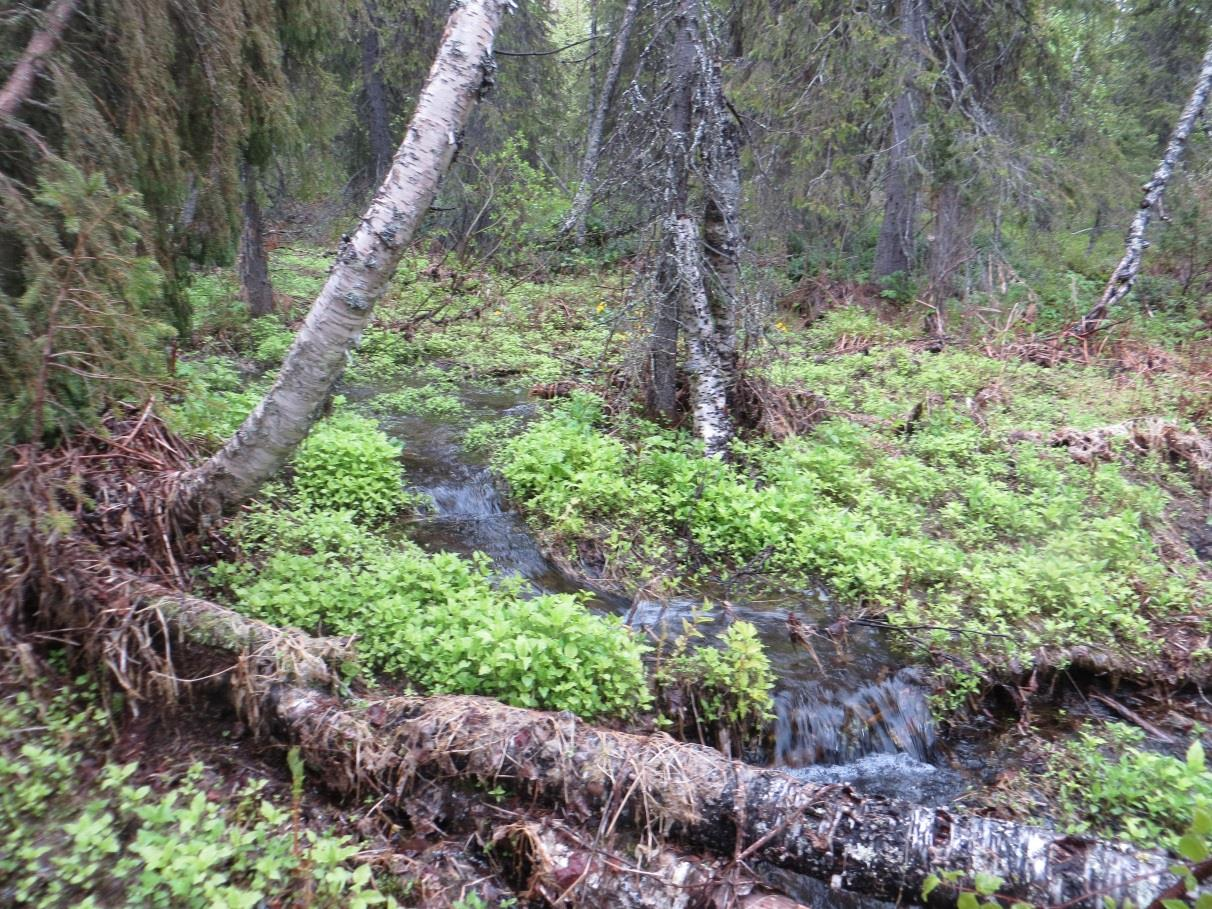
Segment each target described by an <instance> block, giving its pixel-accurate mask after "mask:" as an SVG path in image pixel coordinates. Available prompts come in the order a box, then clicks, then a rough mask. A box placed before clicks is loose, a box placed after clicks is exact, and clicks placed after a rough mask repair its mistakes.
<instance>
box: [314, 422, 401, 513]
mask: <svg viewBox="0 0 1212 909" xmlns="http://www.w3.org/2000/svg"><path fill="white" fill-rule="evenodd" d="M292 463H293V466H294V497H295V501H296V502H297V503H298V504H299V505H301V506H302V507H304V508H311V509H316V510H347V511H352V512H354V513H355V514H356V515H357V516H358V517H359V518H361V519H363V520H366V521H372V522H373V521H379V520H382V519H383V518H386V517H387V516H388V515H390V514H391V513H392V512H394V511H396V510H397V509H399V508H400V507H401V505H403V504H404V502H405V496H404V487H403V483H402V480H403V476H402V471H401V468H400V446H399V444H398V443H396V442H393V441H392V440H391V439H389V438H388V437H387V436H386V435H385V434H384V433H383V431H382V430H381V429H379V427H378V425H377V424H376V423H375V422H374V421H373V420H370V419H368V418H366V417H362V416H359V415H357V414H355V413H350V412H348V411H344V410H338V411H337V413H335V414H334V415H333V416H331V417H329V418H328V419H326V420H322V421H321V422H319V423H317V424H316V426H315V427H314V428H313V429H312V431H311V433H310V434H309V435H308V436H307V438H306V439H305V440H304V442H303V444H302V445H300V446H299V449H298V451H297V452H296V453H295V457H294V461H293V462H292Z"/></svg>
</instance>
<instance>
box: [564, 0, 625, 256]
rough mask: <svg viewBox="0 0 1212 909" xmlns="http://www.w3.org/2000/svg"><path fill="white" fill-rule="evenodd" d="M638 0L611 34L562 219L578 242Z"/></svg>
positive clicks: (589, 201)
mask: <svg viewBox="0 0 1212 909" xmlns="http://www.w3.org/2000/svg"><path fill="white" fill-rule="evenodd" d="M639 5H640V4H639V0H627V6H626V8H624V10H623V18H622V21H621V22H620V23H619V31H618V33H617V34H616V35H615V38H614V50H613V51H611V54H610V66H609V68H608V69H607V70H606V79H605V81H604V82H603V83H602V92H601V94H600V95H599V96H598V103H597V107H596V108H595V109H594V112H593V118H592V119H591V120H590V121H589V134H588V136H587V137H586V140H585V158H584V160H583V161H582V162H581V179H580V182H579V183H578V184H577V194H576V196H575V197H573V200H572V210H571V211H570V212H569V213H568V219H567V220H566V221H565V222H564V232H565V233H571V234H572V235H573V237H574V238H575V239H576V242H577V245H578V246H579V245H581V244H582V243H584V242H585V221H586V219H587V218H588V217H589V206H590V203H591V202H592V201H593V181H594V178H595V177H596V176H597V172H598V159H599V158H600V157H601V154H602V135H603V133H604V132H605V130H606V115H607V114H608V113H609V112H610V98H611V96H612V95H613V94H614V90H615V88H616V87H617V86H618V84H619V73H621V72H622V70H623V55H624V54H626V53H627V42H628V40H629V39H630V37H631V29H632V27H633V26H634V25H635V18H636V10H637V9H638V8H639Z"/></svg>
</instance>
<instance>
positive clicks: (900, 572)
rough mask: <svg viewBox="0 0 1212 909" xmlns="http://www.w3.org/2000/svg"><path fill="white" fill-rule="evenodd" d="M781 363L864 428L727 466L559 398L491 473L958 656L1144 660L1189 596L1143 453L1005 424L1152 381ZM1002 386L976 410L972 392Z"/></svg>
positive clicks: (570, 525) (540, 498)
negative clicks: (1123, 459) (1173, 560)
mask: <svg viewBox="0 0 1212 909" xmlns="http://www.w3.org/2000/svg"><path fill="white" fill-rule="evenodd" d="M835 327H836V323H833V324H831V325H826V326H823V327H822V328H821V329H820V330H819V331H820V333H821V334H822V335H824V334H825V333H826V332H828V331H830V330H832V329H833V328H835ZM816 341H817V343H821V344H825V345H827V344H830V343H832V342H831V341H830V340H829V338H828V337H827V336H823V337H820V338H818V339H816ZM873 360H875V363H873V362H872V361H873ZM783 369H784V371H788V372H789V371H792V370H794V371H796V372H797V373H798V374H801V375H810V376H811V378H810V379H809V387H812V388H814V389H816V390H818V391H819V392H820V393H822V394H824V395H825V396H826V397H827V398H828V399H829V400H830V401H831V402H833V404H834V406H835V407H836V408H837V409H839V410H843V411H857V412H859V413H863V414H866V415H869V416H870V417H871V418H874V419H873V420H872V421H871V423H873V424H874V425H862V424H860V423H857V422H852V421H850V420H847V419H844V418H835V419H831V420H828V421H826V422H824V423H822V424H821V425H819V426H818V427H817V428H816V429H815V431H814V432H813V433H812V434H811V435H810V436H808V437H805V438H791V439H788V440H786V441H784V442H781V443H778V444H764V443H763V444H748V445H738V446H737V448H736V452H737V455H738V463H737V464H736V465H735V466H734V465H729V464H723V463H719V462H717V461H708V460H704V459H703V458H701V457H700V456H699V455H698V452H697V449H696V448H695V447H694V446H693V445H692V444H691V443H689V442H688V441H687V440H685V439H684V438H679V437H677V436H675V435H673V434H670V433H667V432H662V431H660V430H658V429H656V428H655V427H653V426H651V425H649V424H645V423H642V422H637V423H633V424H624V425H622V426H621V427H620V429H621V432H620V434H618V435H606V434H604V433H602V432H601V431H600V430H598V429H596V428H595V427H594V423H593V420H592V416H590V418H589V419H584V418H580V417H577V416H576V415H574V414H572V413H570V412H569V408H568V407H565V408H562V409H557V411H556V412H555V414H553V415H552V416H550V417H548V418H546V419H544V420H541V421H539V422H537V423H535V424H533V425H532V426H531V427H530V428H529V429H528V430H527V431H526V432H525V433H523V434H522V435H520V436H518V437H517V438H515V439H513V440H511V441H510V442H509V443H508V444H507V445H506V446H504V448H503V450H502V452H501V454H500V456H499V466H500V470H501V473H502V474H503V476H504V477H505V478H506V480H508V482H509V484H510V487H511V489H512V490H513V493H514V495H515V496H517V498H518V499H519V500H520V501H521V502H522V503H523V504H524V506H525V507H526V508H527V509H529V510H531V511H532V512H534V513H536V514H540V515H542V521H543V524H544V525H545V527H547V528H549V530H548V533H551V534H554V535H563V536H565V537H581V538H589V539H608V538H610V537H611V535H612V534H613V535H614V537H615V538H638V537H640V536H642V535H643V534H648V535H654V534H655V535H658V536H660V537H662V538H665V539H667V540H669V541H671V542H672V545H673V549H672V553H673V554H674V556H675V557H676V556H677V554H678V551H679V548H680V549H681V551H687V549H686V547H688V546H692V547H693V550H694V551H697V552H698V553H700V554H701V555H702V556H703V557H705V559H706V563H707V564H708V565H709V566H713V567H721V568H727V567H728V566H739V565H742V564H744V563H746V562H748V561H750V560H752V559H754V558H757V557H759V556H761V557H762V558H763V559H764V560H765V564H766V566H767V567H768V568H769V569H770V570H773V571H776V572H779V573H781V574H783V575H790V576H792V577H796V576H816V577H821V578H823V579H825V580H826V581H828V583H829V584H830V586H831V588H832V590H833V591H834V592H835V593H836V594H837V595H838V596H839V597H841V598H842V599H844V600H846V601H848V602H852V603H864V604H867V605H869V606H873V607H876V608H878V609H880V610H882V611H884V612H886V613H887V614H888V616H889V617H890V619H891V620H892V621H893V622H895V623H898V624H902V625H905V626H920V625H935V626H948V627H950V628H955V629H963V630H965V631H968V632H971V634H972V635H975V637H974V638H973V637H971V636H955V637H953V636H951V635H950V634H949V633H948V632H946V631H929V632H927V633H926V635H925V636H926V637H927V638H928V639H930V641H931V643H932V644H933V645H935V646H938V647H942V648H947V647H962V648H964V649H965V652H967V649H968V648H969V647H970V646H971V643H972V641H973V640H976V641H980V642H981V643H980V647H979V651H978V652H979V654H980V657H979V659H981V660H982V661H985V662H987V663H989V664H992V665H995V666H996V665H1004V664H1006V663H1007V662H1008V661H1010V660H1011V659H1019V660H1029V659H1031V655H1032V653H1033V652H1034V651H1035V649H1036V648H1038V647H1039V646H1040V645H1043V644H1062V645H1063V644H1065V643H1067V642H1070V641H1073V640H1082V641H1087V642H1097V643H1099V644H1103V645H1108V646H1112V647H1116V646H1118V647H1122V648H1123V650H1124V653H1125V655H1126V656H1128V657H1130V658H1137V659H1139V658H1142V657H1144V656H1145V655H1147V652H1148V649H1149V647H1150V646H1151V645H1150V643H1149V641H1150V637H1149V628H1150V624H1149V622H1150V620H1151V619H1152V618H1155V617H1161V616H1165V615H1169V614H1174V613H1175V612H1176V611H1178V610H1181V609H1184V608H1188V607H1189V606H1190V605H1191V604H1192V603H1193V602H1195V599H1196V598H1197V597H1198V596H1199V594H1198V593H1197V591H1198V590H1200V589H1201V588H1200V587H1199V583H1200V582H1199V581H1198V580H1197V579H1196V578H1195V577H1194V576H1192V575H1191V573H1190V572H1189V571H1186V570H1184V569H1182V568H1180V567H1177V566H1171V565H1167V564H1166V563H1165V562H1164V561H1163V559H1162V557H1161V555H1160V554H1159V552H1158V549H1157V545H1156V543H1155V542H1154V539H1153V536H1152V533H1151V526H1152V524H1153V523H1154V522H1157V521H1159V520H1161V519H1162V513H1163V510H1164V508H1165V505H1166V503H1167V498H1166V495H1165V494H1164V493H1163V492H1162V491H1161V490H1160V489H1159V488H1157V486H1155V485H1146V484H1144V483H1141V482H1139V481H1138V478H1139V476H1140V475H1141V474H1142V473H1145V474H1146V475H1147V474H1148V473H1149V472H1151V471H1163V470H1168V469H1167V468H1164V467H1163V466H1162V465H1160V464H1157V463H1155V462H1150V461H1147V460H1146V461H1144V462H1143V463H1142V464H1141V466H1139V467H1137V468H1134V470H1133V473H1132V475H1129V473H1128V472H1127V471H1126V470H1125V469H1124V468H1123V467H1121V466H1120V465H1118V464H1116V463H1114V462H1107V463H1097V464H1096V465H1094V466H1085V465H1079V464H1076V463H1074V462H1073V461H1072V460H1071V459H1070V458H1069V457H1068V456H1067V454H1066V453H1065V452H1063V451H1056V450H1053V449H1050V448H1048V447H1047V446H1045V445H1041V444H1039V443H1038V442H1034V441H1025V440H1016V438H1015V437H1013V436H1012V435H1011V434H1012V432H1013V431H1014V430H1015V429H1018V428H1026V427H1030V428H1038V429H1041V430H1044V429H1052V428H1055V426H1056V425H1057V424H1058V422H1059V421H1066V422H1067V421H1068V419H1069V418H1070V417H1071V416H1073V417H1075V418H1076V417H1077V416H1079V415H1080V417H1081V419H1080V420H1077V419H1075V421H1074V422H1075V423H1076V425H1090V424H1091V423H1093V422H1098V421H1105V420H1106V419H1107V418H1108V417H1113V416H1114V417H1118V418H1120V419H1122V418H1123V415H1124V412H1125V411H1128V412H1129V413H1131V412H1132V408H1134V407H1136V406H1139V407H1152V406H1155V405H1156V404H1157V403H1158V394H1159V392H1158V390H1157V389H1153V390H1150V391H1149V393H1148V394H1147V395H1143V394H1142V400H1141V401H1140V402H1139V403H1138V402H1137V401H1136V399H1135V398H1134V397H1133V395H1134V391H1133V390H1132V388H1131V387H1127V388H1124V389H1121V391H1120V397H1119V398H1118V399H1117V398H1115V397H1112V398H1110V399H1108V398H1107V397H1106V390H1107V387H1108V383H1107V382H1106V381H1105V380H1098V379H1097V378H1096V377H1095V376H1093V375H1080V374H1077V373H1073V374H1069V373H1064V372H1062V371H1060V370H1053V371H1045V370H1041V369H1038V368H1035V367H1028V366H1024V365H1021V364H1016V365H1007V364H1005V363H1003V362H1002V361H998V360H992V359H989V358H984V357H980V356H978V355H974V354H968V353H964V352H962V351H957V352H955V353H944V354H938V355H935V356H927V357H924V358H919V357H915V356H914V355H912V354H911V353H909V352H907V351H905V350H903V349H897V348H893V349H891V350H889V351H887V352H881V353H878V354H874V355H873V354H857V355H853V356H845V357H836V358H831V359H830V360H828V361H825V362H824V363H818V362H816V361H814V360H812V359H809V358H807V357H805V358H804V359H803V360H799V361H793V362H792V363H790V364H788V365H787V366H785V367H783ZM1057 384H1063V385H1064V386H1065V387H1067V388H1068V389H1069V390H1070V391H1072V392H1073V394H1072V396H1071V397H1070V399H1069V400H1068V402H1067V404H1066V406H1067V407H1070V408H1072V409H1073V411H1074V413H1073V414H1070V413H1065V412H1063V411H1061V412H1058V411H1059V409H1058V408H1057V407H1056V406H1055V405H1052V404H1050V402H1051V401H1052V400H1054V399H1053V398H1052V395H1053V394H1054V393H1055V388H1056V385H1057ZM999 388H1001V389H1003V390H1002V391H997V392H996V393H997V394H998V395H1000V396H1001V397H1000V398H995V399H994V400H993V403H991V404H987V405H985V409H984V410H983V411H982V412H978V413H977V414H976V416H974V412H973V409H972V408H973V404H972V403H971V402H972V401H973V400H974V399H975V398H977V397H978V396H979V395H980V393H981V391H982V389H994V390H997V389H999ZM1100 391H1102V392H1103V398H1102V399H1101V400H1100V399H1098V397H1097V396H1098V393H1099V392H1100ZM1161 391H1162V392H1163V393H1164V389H1162V390H1161ZM992 395H993V392H989V393H987V394H986V398H990V397H992ZM927 398H928V399H929V402H930V403H929V405H928V406H919V407H918V410H919V411H921V412H920V413H919V414H918V415H917V416H916V417H914V422H913V424H912V427H911V430H910V431H909V432H908V433H906V431H905V430H904V425H905V421H906V418H907V417H908V415H909V414H910V413H911V412H912V411H913V410H914V406H915V404H917V405H922V402H923V401H924V400H926V399H927ZM1086 402H1089V407H1088V409H1083V405H1084V404H1085V403H1086ZM1146 412H1148V411H1146ZM1153 412H1156V411H1153ZM977 417H979V421H978V419H977ZM877 421H878V422H877ZM1062 425H1063V424H1062ZM1167 475H1168V476H1169V477H1170V478H1171V479H1170V482H1171V484H1172V485H1173V484H1174V483H1181V478H1180V477H1177V476H1174V474H1173V473H1172V472H1169V473H1168V474H1167ZM616 567H621V568H622V569H624V571H625V570H626V569H627V567H628V566H627V565H626V564H623V565H621V566H616ZM633 567H634V566H633Z"/></svg>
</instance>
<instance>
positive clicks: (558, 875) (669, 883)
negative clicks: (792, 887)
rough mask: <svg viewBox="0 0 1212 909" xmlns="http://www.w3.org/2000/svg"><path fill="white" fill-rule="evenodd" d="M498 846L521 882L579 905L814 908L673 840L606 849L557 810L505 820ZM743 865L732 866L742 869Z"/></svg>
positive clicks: (529, 891) (609, 908)
mask: <svg viewBox="0 0 1212 909" xmlns="http://www.w3.org/2000/svg"><path fill="white" fill-rule="evenodd" d="M492 844H493V846H494V848H493V854H494V856H495V855H497V854H499V853H502V852H503V853H506V854H507V855H508V856H509V860H510V863H511V864H512V865H513V866H514V868H515V869H516V876H517V877H519V878H520V880H519V882H518V885H517V889H518V891H519V892H521V893H522V894H524V895H525V896H527V897H540V898H542V899H543V900H544V901H546V903H547V904H549V905H551V906H564V905H567V906H577V907H579V909H692V907H695V906H721V907H723V906H735V907H737V909H807V907H805V906H802V905H801V904H799V903H797V902H795V901H794V900H791V899H788V898H787V897H785V896H780V895H778V894H774V893H768V892H766V891H763V890H761V889H759V888H756V887H755V885H754V883H753V880H752V879H751V878H750V877H748V876H747V875H743V876H742V875H734V876H730V875H729V872H728V869H727V868H726V867H725V866H724V864H723V863H721V862H713V861H711V860H709V859H707V858H704V857H700V856H692V855H687V854H685V853H681V852H677V851H674V850H673V849H670V848H669V847H667V846H660V847H656V848H651V849H647V850H644V849H641V850H639V851H640V852H641V854H642V858H643V860H632V859H630V858H629V857H627V856H625V855H621V854H619V853H618V852H615V851H610V850H606V849H603V848H602V847H601V846H600V845H598V844H597V843H595V842H594V841H593V840H592V839H590V838H587V837H585V836H584V835H582V834H581V833H580V832H579V831H577V830H574V829H573V828H571V827H569V826H568V825H567V824H562V823H560V822H559V821H556V820H554V819H551V818H546V819H543V820H541V821H534V820H519V821H517V822H516V823H513V824H509V825H508V826H505V827H501V828H498V829H497V830H496V831H495V832H494V834H493V837H492ZM738 870H739V869H735V868H734V869H733V871H734V872H735V871H738Z"/></svg>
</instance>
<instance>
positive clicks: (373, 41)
mask: <svg viewBox="0 0 1212 909" xmlns="http://www.w3.org/2000/svg"><path fill="white" fill-rule="evenodd" d="M364 12H365V15H366V21H365V22H364V23H362V41H361V44H362V48H361V51H362V91H363V92H364V93H365V96H366V127H367V131H368V133H369V136H370V164H369V174H368V176H369V179H368V180H367V181H366V182H367V183H368V184H369V185H370V186H375V185H377V184H378V182H379V181H380V180H382V179H383V174H385V173H387V168H388V167H390V166H391V156H392V153H393V152H394V151H395V142H394V141H392V137H391V111H390V108H389V106H388V102H387V83H386V82H384V81H383V71H382V69H381V66H382V48H381V45H380V42H379V16H378V8H377V7H376V5H375V3H374V0H366V3H365V5H364Z"/></svg>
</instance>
